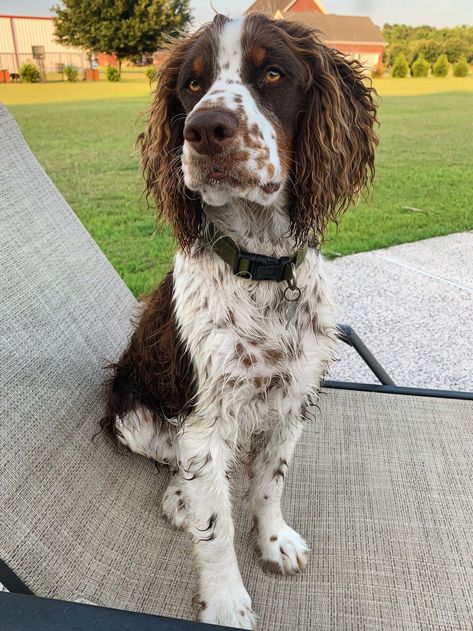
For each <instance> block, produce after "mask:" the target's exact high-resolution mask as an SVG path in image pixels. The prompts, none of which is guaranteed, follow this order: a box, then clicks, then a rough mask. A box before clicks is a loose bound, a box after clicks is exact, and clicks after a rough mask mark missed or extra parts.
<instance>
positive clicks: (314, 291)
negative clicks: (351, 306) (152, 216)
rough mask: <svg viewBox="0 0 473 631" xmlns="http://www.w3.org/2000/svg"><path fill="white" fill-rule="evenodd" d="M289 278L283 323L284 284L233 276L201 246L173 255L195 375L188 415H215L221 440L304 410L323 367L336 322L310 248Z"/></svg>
mask: <svg viewBox="0 0 473 631" xmlns="http://www.w3.org/2000/svg"><path fill="white" fill-rule="evenodd" d="M296 279H297V283H298V286H299V287H300V288H301V291H302V294H301V298H300V300H299V301H298V304H297V310H296V311H295V314H294V317H293V319H292V320H291V322H290V324H289V325H287V321H286V307H287V303H286V301H285V300H284V297H283V291H284V289H285V287H286V283H275V282H271V281H248V280H245V279H240V278H237V277H235V276H234V275H233V273H232V271H231V270H230V268H229V266H228V265H227V264H226V263H224V262H223V261H222V260H221V259H220V258H218V257H217V256H216V255H215V254H214V253H212V252H211V251H208V250H206V251H203V252H202V253H201V254H199V255H197V256H192V257H188V256H184V255H182V254H178V255H177V256H176V260H175V267H174V301H175V310H176V311H175V312H176V316H177V322H178V326H179V327H180V334H181V337H182V339H183V340H184V341H185V343H186V344H187V348H188V350H189V352H190V356H191V357H192V359H193V362H194V367H195V371H196V375H197V379H198V396H197V406H196V409H195V415H196V416H197V417H198V418H203V417H206V418H207V420H209V419H210V418H215V419H216V420H217V419H218V421H219V423H220V424H221V426H222V429H223V432H224V433H225V437H226V438H227V439H228V440H232V441H233V440H239V441H240V440H244V437H245V435H249V434H251V433H253V432H255V431H259V430H263V429H265V428H267V427H268V424H272V423H273V422H274V421H275V420H276V418H275V417H281V416H284V417H289V418H290V417H294V416H300V415H301V414H302V415H303V414H304V406H305V405H306V404H307V402H308V401H309V402H310V398H311V395H312V394H314V393H315V392H316V390H317V388H318V386H319V383H320V378H321V376H323V374H324V372H325V371H326V370H327V368H328V365H329V363H330V360H331V358H332V354H333V349H334V343H335V323H334V319H333V313H332V302H331V299H330V295H329V291H328V287H327V284H326V280H325V275H324V271H323V261H322V259H321V257H320V256H319V255H318V254H317V253H316V252H315V250H313V249H310V250H309V252H308V255H307V258H306V260H305V262H304V263H303V264H302V265H301V267H300V268H299V269H298V270H297V272H296Z"/></svg>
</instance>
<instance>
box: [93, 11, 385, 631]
mask: <svg viewBox="0 0 473 631" xmlns="http://www.w3.org/2000/svg"><path fill="white" fill-rule="evenodd" d="M375 123H376V106H375V103H374V92H373V90H372V88H370V87H369V86H368V85H366V82H364V81H363V73H362V68H361V66H360V64H359V63H358V62H356V61H353V60H349V59H347V58H346V57H344V56H343V55H341V54H340V53H338V52H337V51H335V50H332V49H330V48H327V47H326V46H325V45H323V44H322V43H321V41H320V39H319V37H318V36H317V34H316V33H315V32H314V31H312V30H310V29H309V28H307V27H305V26H302V25H300V24H297V23H294V22H286V21H279V20H271V19H269V18H267V17H265V16H263V15H259V14H253V15H249V16H247V17H245V18H244V19H238V20H229V19H227V18H225V17H223V16H221V15H218V16H216V17H215V19H214V21H213V22H212V23H211V24H209V25H207V26H204V27H203V28H201V29H200V30H198V31H197V32H196V33H194V34H193V35H192V36H190V37H188V38H186V39H183V40H180V41H177V42H175V43H174V44H173V45H172V47H171V48H170V53H169V57H168V58H167V60H166V61H165V63H164V65H163V67H162V69H161V73H160V78H159V82H158V87H157V90H156V94H155V97H154V101H153V104H152V107H151V112H150V116H149V120H148V124H147V127H146V130H145V132H144V133H143V134H142V137H141V139H140V140H141V149H142V159H143V166H144V170H145V173H146V180H147V187H148V191H149V192H150V193H151V195H152V196H154V197H155V199H156V201H157V205H158V208H159V210H160V211H161V213H162V215H163V216H164V217H165V218H166V219H167V220H168V221H169V222H170V223H171V225H172V226H173V229H174V234H175V237H176V240H177V243H178V250H177V254H176V257H175V261H174V269H173V271H172V272H170V273H169V274H168V276H167V277H166V278H165V280H164V281H163V282H162V283H161V285H160V286H159V287H158V289H157V290H156V291H155V292H154V294H153V295H152V296H151V297H150V299H149V301H148V303H147V306H146V308H145V310H144V312H143V314H142V316H141V318H140V320H139V323H138V324H137V327H136V330H135V331H134V334H133V336H132V338H131V341H130V343H129V346H128V348H127V349H126V350H125V352H124V354H123V356H122V357H121V359H120V360H119V362H118V363H117V364H115V365H114V367H113V368H114V374H113V377H112V379H111V381H110V384H109V385H110V388H109V400H108V409H107V413H106V416H105V417H104V419H103V420H102V428H104V429H108V430H109V431H111V432H112V433H113V434H114V435H116V436H117V438H118V439H119V440H120V441H121V442H122V443H124V444H125V445H127V446H128V447H129V448H130V449H132V450H133V451H136V452H138V453H140V454H143V455H145V456H147V457H149V458H152V459H154V460H156V461H158V462H163V463H166V464H169V466H170V468H171V470H172V471H173V476H172V478H171V482H170V484H169V487H168V489H167V491H166V493H165V496H164V499H163V511H164V514H165V515H166V516H167V518H168V519H169V521H170V522H171V523H172V524H174V525H176V526H179V527H184V528H186V529H187V530H188V531H189V533H190V534H191V535H192V537H193V538H194V541H195V555H196V559H197V565H198V571H199V577H200V578H199V603H200V619H201V620H202V621H205V622H210V623H215V624H222V625H228V626H234V627H240V628H244V629H253V628H254V627H255V619H256V618H255V614H254V613H253V611H252V608H251V599H250V596H249V595H248V593H247V591H246V589H245V587H244V585H243V582H242V579H241V575H240V572H239V569H238V563H237V559H236V556H235V551H234V547H233V534H234V531H233V522H232V514H231V504H230V490H229V486H230V483H229V477H228V472H229V471H230V469H231V467H232V464H233V463H234V462H235V460H236V459H237V457H242V456H243V455H244V454H247V455H248V460H249V467H250V478H251V483H250V489H249V510H250V511H251V515H252V517H253V519H254V524H255V532H256V539H257V541H256V543H257V548H258V550H259V554H260V556H261V562H262V564H263V567H264V569H265V570H267V571H270V572H275V573H279V574H291V573H293V572H299V571H300V570H302V569H303V568H304V566H305V565H306V563H307V555H308V548H307V545H306V543H305V541H304V540H303V539H302V537H301V536H300V535H299V534H298V533H296V532H295V531H294V530H293V529H292V528H291V527H290V526H289V525H288V524H287V523H286V521H285V520H284V518H283V516H282V514H281V509H280V498H281V493H282V490H283V481H284V477H285V475H286V471H287V467H288V465H289V462H290V460H291V457H292V454H293V451H294V446H295V444H296V441H297V439H298V437H299V435H300V432H301V430H302V428H303V425H304V419H305V418H306V416H307V411H308V406H310V405H311V404H313V403H314V402H315V401H316V398H317V393H318V388H319V384H320V380H321V378H322V376H323V375H324V374H325V373H326V371H327V369H328V367H329V364H330V361H331V358H332V356H333V353H334V347H335V339H336V327H335V322H334V319H333V313H332V302H331V298H330V294H329V290H328V287H327V284H326V280H325V274H324V269H323V262H322V260H321V257H320V255H319V254H318V252H317V251H316V249H315V248H309V249H308V251H307V255H306V256H305V259H304V261H303V262H302V264H301V265H300V266H299V267H298V269H297V270H296V271H295V282H296V284H297V287H298V288H299V289H300V291H301V295H300V298H299V300H298V301H297V302H295V303H293V304H294V306H293V310H292V315H291V318H290V319H288V317H287V307H288V304H287V301H286V299H285V294H284V292H285V290H286V289H287V287H288V283H287V282H286V281H280V282H276V281H274V280H254V279H252V278H247V277H245V278H242V277H239V276H238V275H235V274H234V273H233V271H232V268H231V267H230V266H229V265H228V264H227V263H226V262H225V261H224V260H222V258H220V256H218V254H217V253H216V252H215V250H214V249H213V248H212V244H211V243H210V241H211V238H213V237H211V236H209V224H213V226H215V227H216V229H217V230H218V231H219V232H220V233H223V234H224V235H228V236H230V237H231V238H232V239H233V241H234V242H235V243H236V244H237V245H238V247H239V248H240V249H241V250H242V251H245V252H251V253H258V254H260V255H266V256H270V257H285V256H288V257H289V256H292V255H293V254H294V252H296V251H297V250H298V248H300V247H301V245H302V244H303V243H304V242H307V239H308V235H309V232H315V234H316V235H317V236H318V238H319V240H320V239H321V238H322V236H323V234H324V231H325V228H326V226H327V223H328V221H329V220H330V219H334V218H336V216H337V214H338V213H339V212H340V211H342V210H344V209H345V208H346V207H347V206H348V205H349V204H350V203H351V202H352V201H353V200H354V199H355V198H356V197H357V195H358V194H359V193H360V191H361V190H362V189H363V188H364V187H365V185H366V184H367V183H368V182H369V181H370V179H371V178H372V176H373V174H374V150H375V146H376V144H377V137H376V134H375V132H374V129H373V128H374V125H375ZM212 234H213V235H215V232H212ZM286 296H287V294H286Z"/></svg>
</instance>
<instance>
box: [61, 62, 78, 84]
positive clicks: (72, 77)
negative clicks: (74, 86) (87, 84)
mask: <svg viewBox="0 0 473 631" xmlns="http://www.w3.org/2000/svg"><path fill="white" fill-rule="evenodd" d="M64 74H65V76H66V79H67V80H68V81H70V82H71V83H75V82H76V81H77V79H78V77H79V71H78V70H77V68H76V67H75V66H64Z"/></svg>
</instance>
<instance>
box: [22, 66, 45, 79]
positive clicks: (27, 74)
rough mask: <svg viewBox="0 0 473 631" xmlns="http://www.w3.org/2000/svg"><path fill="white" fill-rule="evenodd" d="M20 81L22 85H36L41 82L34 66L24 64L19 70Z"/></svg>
mask: <svg viewBox="0 0 473 631" xmlns="http://www.w3.org/2000/svg"><path fill="white" fill-rule="evenodd" d="M19 75H20V81H22V82H23V83H38V81H40V80H41V75H40V74H39V70H38V68H36V66H35V65H34V64H29V63H25V64H23V65H22V66H21V68H20V72H19Z"/></svg>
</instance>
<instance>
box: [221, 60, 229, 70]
mask: <svg viewBox="0 0 473 631" xmlns="http://www.w3.org/2000/svg"><path fill="white" fill-rule="evenodd" d="M222 68H223V69H224V70H229V69H230V62H229V61H227V62H226V63H224V64H223V66H222Z"/></svg>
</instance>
